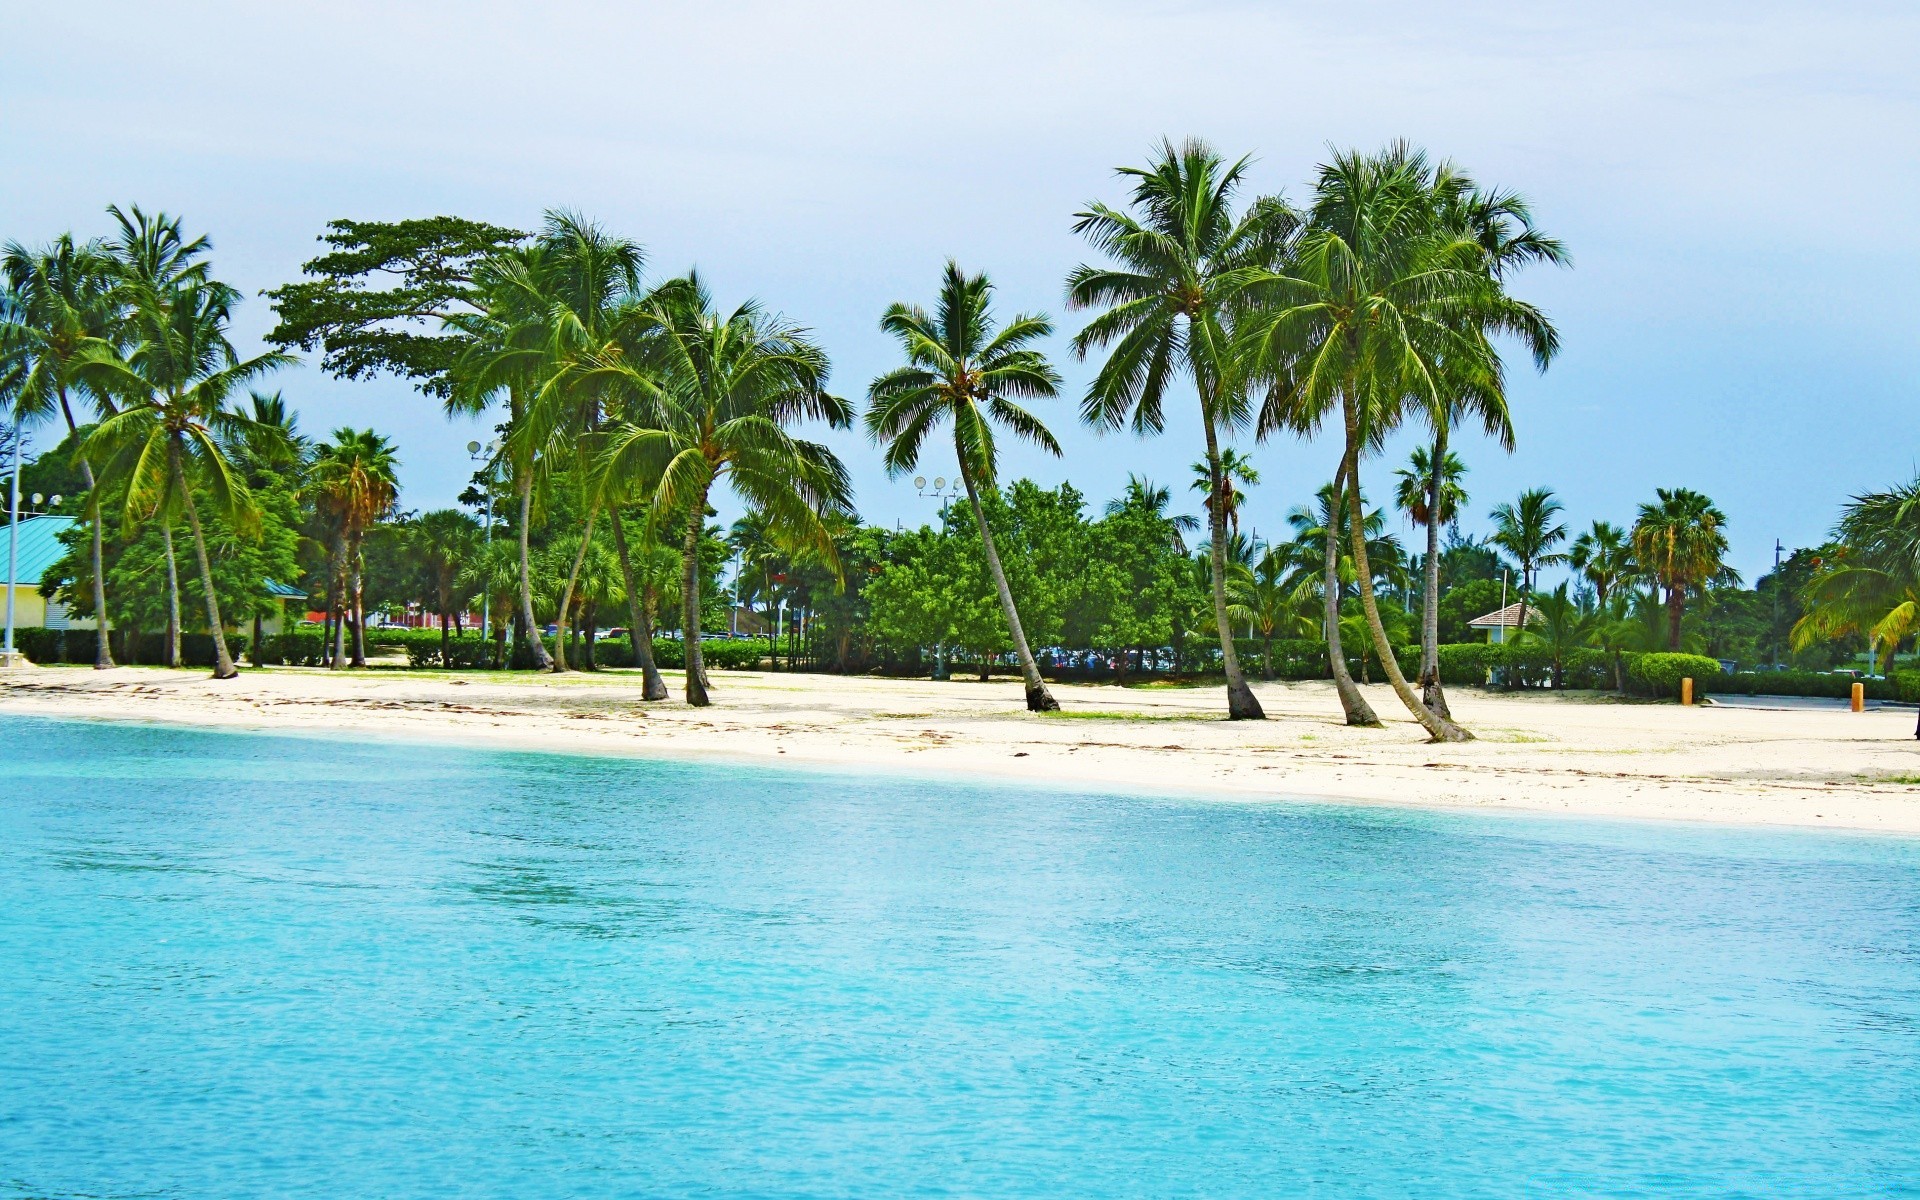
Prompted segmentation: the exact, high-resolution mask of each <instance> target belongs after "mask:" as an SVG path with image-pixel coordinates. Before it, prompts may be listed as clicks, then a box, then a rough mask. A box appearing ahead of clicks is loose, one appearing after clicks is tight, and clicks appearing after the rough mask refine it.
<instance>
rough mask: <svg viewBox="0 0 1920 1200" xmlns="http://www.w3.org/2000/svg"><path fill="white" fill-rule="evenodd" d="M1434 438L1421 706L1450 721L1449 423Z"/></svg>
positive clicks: (1422, 623)
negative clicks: (1444, 629) (1444, 610)
mask: <svg viewBox="0 0 1920 1200" xmlns="http://www.w3.org/2000/svg"><path fill="white" fill-rule="evenodd" d="M1439 426H1440V427H1439V428H1438V429H1437V430H1435V431H1434V435H1433V471H1432V473H1431V474H1430V475H1429V477H1428V479H1427V562H1426V571H1425V575H1426V579H1425V591H1426V595H1425V596H1424V597H1422V600H1423V603H1422V604H1421V606H1420V609H1421V611H1420V702H1421V703H1422V704H1424V705H1426V706H1427V707H1428V708H1429V709H1431V710H1432V711H1433V714H1434V715H1435V716H1437V717H1441V718H1444V719H1447V720H1451V719H1452V718H1453V712H1452V711H1451V710H1450V709H1448V708H1447V693H1446V690H1445V689H1443V688H1442V687H1441V686H1440V487H1441V483H1442V476H1441V467H1442V464H1444V463H1445V462H1446V460H1447V423H1446V422H1445V421H1441V422H1439Z"/></svg>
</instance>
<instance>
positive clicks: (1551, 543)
mask: <svg viewBox="0 0 1920 1200" xmlns="http://www.w3.org/2000/svg"><path fill="white" fill-rule="evenodd" d="M1565 510H1566V506H1565V505H1563V504H1561V503H1560V501H1558V500H1557V499H1555V498H1554V495H1553V489H1552V488H1531V489H1529V490H1527V491H1524V492H1521V493H1520V498H1519V499H1518V500H1515V501H1514V502H1513V503H1512V504H1496V505H1494V506H1493V513H1492V516H1493V533H1492V535H1491V536H1489V537H1488V538H1487V541H1489V542H1491V543H1492V544H1494V545H1496V546H1498V547H1500V548H1501V549H1502V550H1505V551H1506V552H1507V553H1508V554H1511V555H1513V558H1514V561H1515V562H1517V563H1519V564H1520V622H1519V629H1520V630H1521V632H1523V633H1524V632H1525V631H1526V628H1527V600H1528V598H1529V597H1531V596H1532V595H1533V577H1534V573H1535V572H1537V571H1539V569H1540V568H1541V567H1551V566H1555V565H1557V564H1559V563H1563V562H1565V561H1567V556H1566V555H1565V554H1563V553H1561V552H1559V551H1557V550H1555V549H1554V547H1555V546H1558V545H1559V544H1560V543H1561V542H1564V541H1566V540H1567V527H1566V526H1565V525H1563V524H1561V523H1560V522H1559V521H1557V520H1555V519H1554V518H1556V517H1558V516H1559V515H1560V514H1561V513H1562V512H1564V511H1565Z"/></svg>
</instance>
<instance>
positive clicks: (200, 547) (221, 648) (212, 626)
mask: <svg viewBox="0 0 1920 1200" xmlns="http://www.w3.org/2000/svg"><path fill="white" fill-rule="evenodd" d="M172 453H173V469H174V478H176V479H178V478H180V475H181V464H180V449H179V447H178V446H176V447H174V449H173V452H172ZM180 498H181V500H182V501H184V502H185V504H186V508H187V524H188V525H190V526H192V527H193V553H194V557H195V558H197V559H199V561H200V588H201V590H202V591H203V592H204V593H205V594H206V598H207V629H208V630H209V631H211V632H212V634H213V677H214V678H215V679H235V678H238V677H239V675H240V669H239V668H238V667H236V666H234V665H233V657H232V656H231V655H229V654H228V653H227V634H226V630H225V629H223V628H222V627H221V624H220V597H219V596H217V595H215V594H214V590H213V568H212V567H211V566H209V565H208V563H207V535H206V533H205V532H204V531H203V530H202V529H201V528H200V510H199V509H198V508H197V507H195V505H194V503H193V492H192V490H191V489H189V488H188V487H187V486H186V485H185V483H184V482H183V483H182V484H181V486H180Z"/></svg>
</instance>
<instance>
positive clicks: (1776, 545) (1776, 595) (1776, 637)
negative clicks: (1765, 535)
mask: <svg viewBox="0 0 1920 1200" xmlns="http://www.w3.org/2000/svg"><path fill="white" fill-rule="evenodd" d="M1781 549H1782V547H1781V545H1780V539H1779V538H1775V539H1773V669H1774V670H1776V671H1778V670H1779V669H1780V551H1781Z"/></svg>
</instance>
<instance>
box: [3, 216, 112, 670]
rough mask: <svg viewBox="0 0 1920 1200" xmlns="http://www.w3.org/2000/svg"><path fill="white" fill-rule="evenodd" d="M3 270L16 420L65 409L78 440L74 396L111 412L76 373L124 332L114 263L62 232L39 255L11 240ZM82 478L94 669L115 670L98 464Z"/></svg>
mask: <svg viewBox="0 0 1920 1200" xmlns="http://www.w3.org/2000/svg"><path fill="white" fill-rule="evenodd" d="M0 273H4V277H5V287H6V290H5V292H4V293H0V370H4V371H6V372H8V374H9V375H10V376H11V377H12V388H11V389H10V390H11V392H12V397H13V402H12V405H11V407H12V410H13V414H12V415H13V419H14V420H15V421H16V422H19V423H25V422H30V421H35V420H40V419H43V418H45V417H48V416H51V415H53V414H54V413H55V412H58V413H59V415H60V416H61V418H62V419H63V420H65V422H66V426H67V433H68V434H69V435H72V434H74V433H76V432H77V431H78V430H79V424H78V422H77V420H76V418H75V417H74V411H73V394H74V392H76V391H78V392H80V393H81V394H82V395H83V396H85V397H86V398H87V400H88V401H89V402H90V403H91V404H92V406H93V407H94V408H95V409H96V410H99V411H108V410H110V409H111V407H112V401H111V399H109V398H107V397H103V396H100V395H98V394H96V393H94V392H92V391H91V390H90V389H87V388H84V387H78V386H76V382H75V379H74V373H75V369H76V367H77V366H78V364H79V362H80V359H81V356H82V353H83V351H84V350H85V348H86V347H87V346H88V345H90V344H92V343H96V342H105V341H108V340H110V339H112V338H114V337H115V336H116V334H117V329H118V326H119V324H120V305H119V304H118V302H117V301H116V299H115V292H114V265H113V260H112V258H111V256H110V255H109V253H108V251H107V249H106V247H105V246H104V245H102V244H101V243H98V242H87V243H83V244H77V243H75V242H74V240H73V237H72V236H71V235H62V236H61V237H59V238H58V239H56V240H55V241H54V242H53V244H52V245H50V246H48V247H45V248H44V249H40V250H28V249H27V248H25V247H24V246H21V245H20V244H19V243H17V242H9V243H8V244H7V246H6V250H5V252H4V258H0ZM80 474H81V478H82V479H83V480H85V482H86V486H87V520H88V524H89V525H90V526H91V527H92V528H91V534H92V541H93V545H92V549H91V553H92V576H93V612H94V624H95V627H96V629H97V630H98V636H97V637H96V638H95V640H94V652H93V665H94V667H95V669H97V670H105V669H106V668H108V667H111V666H113V651H112V649H111V647H110V645H109V643H108V640H107V639H108V637H109V635H110V634H111V632H112V629H111V625H110V622H109V621H108V619H107V590H106V589H107V585H106V571H105V563H104V561H103V559H104V552H103V540H104V539H103V537H102V530H101V525H102V513H101V497H100V494H99V489H98V488H97V487H96V486H95V485H96V480H95V478H94V469H93V464H92V463H91V462H90V461H88V459H87V458H86V457H85V456H82V457H81V459H80Z"/></svg>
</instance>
